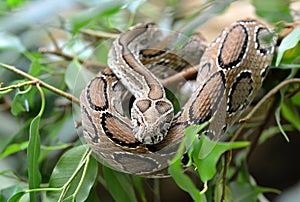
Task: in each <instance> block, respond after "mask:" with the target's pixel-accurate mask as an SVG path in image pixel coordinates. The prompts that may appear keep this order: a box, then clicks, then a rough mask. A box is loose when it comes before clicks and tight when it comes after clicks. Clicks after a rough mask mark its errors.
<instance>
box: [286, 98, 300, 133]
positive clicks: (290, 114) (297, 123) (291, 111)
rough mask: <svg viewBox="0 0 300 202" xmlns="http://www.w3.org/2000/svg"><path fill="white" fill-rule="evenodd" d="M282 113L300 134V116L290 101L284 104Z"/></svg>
mask: <svg viewBox="0 0 300 202" xmlns="http://www.w3.org/2000/svg"><path fill="white" fill-rule="evenodd" d="M281 112H282V115H283V117H284V118H285V119H286V120H288V121H289V122H290V123H291V124H292V125H293V126H294V127H295V128H296V129H297V130H298V131H299V132H300V115H299V113H298V111H297V108H296V107H295V106H294V105H293V104H292V102H291V101H290V100H286V101H285V102H283V104H282V106H281Z"/></svg>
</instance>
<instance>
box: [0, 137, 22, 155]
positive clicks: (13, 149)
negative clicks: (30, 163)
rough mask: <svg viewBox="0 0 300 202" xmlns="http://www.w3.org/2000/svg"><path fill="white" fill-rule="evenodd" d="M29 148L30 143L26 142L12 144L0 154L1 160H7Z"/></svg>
mask: <svg viewBox="0 0 300 202" xmlns="http://www.w3.org/2000/svg"><path fill="white" fill-rule="evenodd" d="M27 147H28V141H25V142H22V143H15V144H11V145H9V146H8V147H7V148H6V149H5V150H4V151H3V152H2V153H1V154H0V159H2V158H5V157H7V156H9V155H11V154H14V153H16V152H19V151H22V150H24V149H26V148H27Z"/></svg>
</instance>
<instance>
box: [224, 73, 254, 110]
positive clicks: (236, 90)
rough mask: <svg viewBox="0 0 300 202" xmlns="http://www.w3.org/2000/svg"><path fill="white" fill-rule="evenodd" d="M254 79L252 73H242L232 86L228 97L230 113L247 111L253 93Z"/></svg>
mask: <svg viewBox="0 0 300 202" xmlns="http://www.w3.org/2000/svg"><path fill="white" fill-rule="evenodd" d="M252 84H253V79H252V74H251V72H248V71H247V72H241V73H240V74H239V75H238V76H237V78H236V80H235V81H234V82H233V84H232V86H231V91H229V95H228V110H227V111H228V112H229V114H232V113H235V112H237V111H238V110H243V109H245V108H246V107H247V106H248V104H249V100H250V99H251V98H250V95H251V93H252V91H253V86H252Z"/></svg>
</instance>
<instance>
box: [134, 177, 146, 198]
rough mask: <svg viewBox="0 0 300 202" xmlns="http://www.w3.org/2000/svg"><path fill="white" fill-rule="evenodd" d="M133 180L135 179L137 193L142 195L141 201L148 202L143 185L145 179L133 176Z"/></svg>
mask: <svg viewBox="0 0 300 202" xmlns="http://www.w3.org/2000/svg"><path fill="white" fill-rule="evenodd" d="M132 179H133V184H134V187H135V188H136V190H137V192H138V193H139V195H140V198H141V201H143V202H146V201H147V198H146V193H145V191H144V189H143V185H142V182H143V178H141V177H137V176H132Z"/></svg>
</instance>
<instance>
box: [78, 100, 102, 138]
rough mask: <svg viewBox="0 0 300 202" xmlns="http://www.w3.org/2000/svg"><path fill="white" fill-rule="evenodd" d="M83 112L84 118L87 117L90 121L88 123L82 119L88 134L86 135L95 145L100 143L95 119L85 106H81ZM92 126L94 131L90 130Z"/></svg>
mask: <svg viewBox="0 0 300 202" xmlns="http://www.w3.org/2000/svg"><path fill="white" fill-rule="evenodd" d="M81 112H82V115H83V116H86V118H87V119H88V121H84V120H86V119H84V118H83V119H82V120H83V123H82V124H83V130H84V131H85V132H86V134H87V135H88V136H89V139H91V140H92V142H93V143H98V142H99V133H98V128H97V127H96V125H95V124H94V121H93V118H92V117H91V115H90V114H89V112H88V110H87V109H86V107H85V106H83V105H82V106H81ZM88 125H90V126H92V129H93V131H89V130H88V129H90V126H88Z"/></svg>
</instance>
